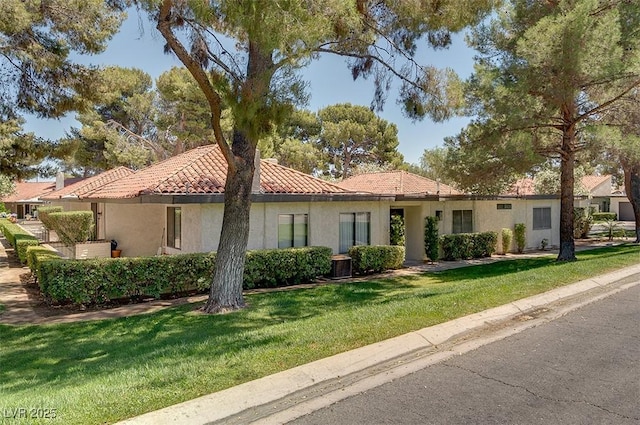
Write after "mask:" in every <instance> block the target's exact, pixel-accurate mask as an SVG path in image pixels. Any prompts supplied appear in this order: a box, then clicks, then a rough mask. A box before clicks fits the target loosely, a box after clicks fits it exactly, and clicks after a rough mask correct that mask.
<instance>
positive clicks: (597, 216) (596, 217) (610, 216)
mask: <svg viewBox="0 0 640 425" xmlns="http://www.w3.org/2000/svg"><path fill="white" fill-rule="evenodd" d="M591 217H592V218H593V221H607V220H617V219H618V216H617V215H616V213H614V212H597V213H593V214H591Z"/></svg>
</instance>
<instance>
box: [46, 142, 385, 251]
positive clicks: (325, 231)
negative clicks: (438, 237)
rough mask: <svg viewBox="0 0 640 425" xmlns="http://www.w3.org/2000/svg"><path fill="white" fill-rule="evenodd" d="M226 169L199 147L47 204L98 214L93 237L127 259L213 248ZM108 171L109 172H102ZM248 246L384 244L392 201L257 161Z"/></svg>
mask: <svg viewBox="0 0 640 425" xmlns="http://www.w3.org/2000/svg"><path fill="white" fill-rule="evenodd" d="M226 172H227V165H226V161H225V159H224V156H223V155H222V153H221V151H220V149H219V147H218V146H217V145H208V146H202V147H199V148H195V149H192V150H190V151H188V152H185V153H183V154H181V155H178V156H175V157H172V158H169V159H167V160H165V161H162V162H159V163H157V164H154V165H151V166H150V167H147V168H145V169H143V170H140V171H137V172H135V173H131V174H129V175H126V176H121V177H119V178H117V179H115V180H114V181H111V182H110V183H107V184H104V185H102V186H100V187H96V188H91V189H90V190H81V188H79V187H77V186H71V187H68V188H66V189H65V191H64V192H62V193H58V192H53V193H51V194H49V195H48V196H47V197H46V199H47V200H49V201H50V202H51V203H52V204H53V205H63V206H65V207H66V209H67V210H82V209H84V210H89V209H92V210H94V211H95V212H96V216H97V229H96V230H97V238H98V239H106V240H111V239H115V240H116V241H117V242H118V248H119V249H122V250H123V252H122V254H123V255H125V256H146V255H155V254H157V253H158V252H164V253H168V254H174V253H189V252H208V251H215V250H217V248H218V243H219V237H220V231H221V227H222V216H223V209H224V186H225V181H226ZM107 173H108V172H107ZM253 186H254V187H253V195H252V209H251V218H250V219H251V226H250V229H251V230H250V236H249V245H248V248H249V249H264V248H283V247H291V246H307V245H309V246H311V245H316V246H328V247H331V248H332V249H333V251H334V252H335V253H339V252H345V251H346V250H347V249H348V248H349V247H350V246H352V245H355V244H361V243H362V244H387V243H388V242H389V225H388V224H389V207H388V205H389V203H390V202H391V200H392V198H391V197H387V196H378V195H372V194H367V193H353V192H350V191H347V190H345V189H343V188H341V187H339V186H337V185H335V184H332V183H329V182H326V181H324V180H320V179H317V178H315V177H312V176H310V175H307V174H304V173H301V172H299V171H296V170H293V169H290V168H287V167H283V166H281V165H278V164H276V163H274V162H272V161H270V160H257V161H256V172H255V178H254V185H253Z"/></svg>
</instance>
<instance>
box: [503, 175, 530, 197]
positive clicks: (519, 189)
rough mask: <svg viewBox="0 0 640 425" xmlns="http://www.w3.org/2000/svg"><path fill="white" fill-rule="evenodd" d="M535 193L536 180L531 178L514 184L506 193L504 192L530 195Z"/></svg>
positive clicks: (515, 194)
mask: <svg viewBox="0 0 640 425" xmlns="http://www.w3.org/2000/svg"><path fill="white" fill-rule="evenodd" d="M535 194H536V190H535V183H534V180H533V179H530V178H524V179H520V180H518V181H516V182H515V183H514V184H512V185H511V187H510V188H509V189H507V191H506V193H504V194H503V195H514V196H529V195H535Z"/></svg>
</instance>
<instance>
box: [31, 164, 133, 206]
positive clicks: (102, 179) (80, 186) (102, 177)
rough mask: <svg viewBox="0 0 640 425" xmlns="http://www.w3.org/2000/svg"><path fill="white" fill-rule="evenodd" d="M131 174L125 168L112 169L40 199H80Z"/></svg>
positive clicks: (130, 171)
mask: <svg viewBox="0 0 640 425" xmlns="http://www.w3.org/2000/svg"><path fill="white" fill-rule="evenodd" d="M133 173H134V171H132V170H130V169H128V168H127V167H118V168H114V169H112V170H108V171H105V172H103V173H100V174H98V175H95V176H93V177H89V178H86V179H83V180H81V181H79V182H77V183H74V184H71V185H69V186H65V187H64V188H62V189H60V190H55V191H53V192H51V193H48V194H47V195H45V196H43V197H42V199H47V200H52V199H61V198H65V197H78V198H82V197H83V196H84V195H86V194H88V193H91V192H93V191H94V190H96V189H98V188H100V187H102V186H104V185H106V184H109V183H111V182H112V181H115V180H118V179H121V178H123V177H126V176H129V175H131V174H133Z"/></svg>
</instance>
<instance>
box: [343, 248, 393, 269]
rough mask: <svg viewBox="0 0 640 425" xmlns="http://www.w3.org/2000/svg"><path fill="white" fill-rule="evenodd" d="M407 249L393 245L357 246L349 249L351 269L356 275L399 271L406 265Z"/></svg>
mask: <svg viewBox="0 0 640 425" xmlns="http://www.w3.org/2000/svg"><path fill="white" fill-rule="evenodd" d="M404 255H405V249H404V247H403V246H393V245H373V246H371V245H357V246H353V247H351V248H350V249H349V257H351V267H352V271H353V273H355V274H369V273H380V272H383V271H385V270H389V269H399V268H400V267H402V264H403V263H404Z"/></svg>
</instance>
